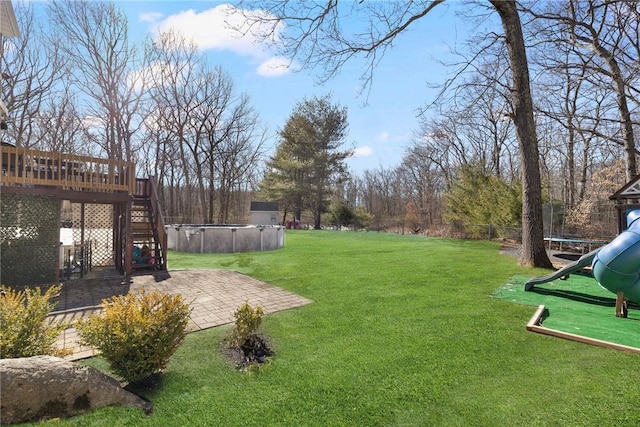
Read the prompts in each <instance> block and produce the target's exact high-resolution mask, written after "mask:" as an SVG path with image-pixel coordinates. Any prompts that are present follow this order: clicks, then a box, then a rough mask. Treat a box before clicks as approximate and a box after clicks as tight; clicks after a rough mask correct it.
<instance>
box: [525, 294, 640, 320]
mask: <svg viewBox="0 0 640 427" xmlns="http://www.w3.org/2000/svg"><path fill="white" fill-rule="evenodd" d="M529 292H535V293H537V294H540V295H547V296H554V297H559V298H565V299H570V300H572V301H577V302H583V303H586V304H592V305H599V306H602V307H615V306H616V299H615V298H609V297H603V296H595V295H589V294H585V293H582V292H576V291H568V290H565V289H545V288H539V287H534V288H533V289H531V290H530V291H529ZM627 307H628V308H629V309H633V310H640V304H637V303H634V302H631V301H627ZM628 319H631V320H640V319H636V318H631V317H629V318H628Z"/></svg>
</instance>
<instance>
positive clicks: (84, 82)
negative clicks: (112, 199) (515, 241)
mask: <svg viewBox="0 0 640 427" xmlns="http://www.w3.org/2000/svg"><path fill="white" fill-rule="evenodd" d="M442 3H446V2H442V1H413V2H407V3H406V4H405V2H354V3H352V4H347V5H343V4H341V5H340V6H338V4H337V2H328V3H326V4H324V2H320V3H318V4H316V3H314V2H303V3H290V2H286V1H270V2H259V4H258V6H259V7H260V8H261V9H262V10H263V11H264V13H263V14H259V15H257V14H251V15H248V16H247V19H248V20H250V19H261V20H263V21H267V22H272V23H273V24H274V26H275V25H278V24H279V23H282V22H285V23H289V24H290V25H291V28H294V29H296V30H297V31H292V32H291V33H286V34H284V35H283V37H282V39H281V41H282V49H283V53H286V54H287V55H289V56H290V57H296V58H297V59H299V60H301V62H302V63H303V64H304V65H306V66H307V67H310V68H311V67H317V66H321V67H322V68H321V70H323V72H324V74H322V76H321V78H327V79H328V78H331V77H333V76H335V75H336V74H338V73H339V71H340V67H341V66H342V65H343V64H344V63H345V62H346V61H348V60H349V59H350V58H351V57H353V56H357V55H362V56H363V57H364V58H366V59H367V60H369V61H370V62H369V67H367V68H366V69H365V70H364V72H363V80H364V81H365V83H370V82H371V80H372V79H374V78H375V66H376V64H377V63H378V62H379V60H380V58H381V57H382V56H383V55H384V52H385V50H386V49H389V48H391V47H392V45H393V43H394V42H395V41H396V37H397V36H398V35H399V34H401V33H402V32H403V31H405V30H407V29H408V28H409V27H410V26H411V25H412V23H413V22H415V21H416V20H418V19H425V20H427V19H430V18H431V17H430V16H429V15H430V13H432V10H433V9H434V8H436V7H441V4H442ZM320 6H322V7H320ZM461 13H462V16H461V19H463V20H465V23H466V24H467V25H472V26H474V27H475V28H479V29H481V28H482V29H484V28H489V29H491V31H487V30H482V31H480V30H478V31H477V32H476V33H475V34H473V35H472V37H470V39H469V40H467V42H466V43H464V46H463V47H464V48H463V49H460V51H459V52H455V53H456V54H457V55H458V58H459V60H458V61H456V64H450V66H451V69H452V70H456V71H455V72H454V74H453V76H454V77H452V78H451V79H450V80H448V81H446V82H435V83H439V84H440V87H441V91H440V95H439V96H438V97H437V99H435V100H416V103H417V104H418V103H420V102H422V103H423V104H422V107H420V109H419V112H418V120H417V126H416V129H415V132H414V137H413V139H412V141H411V142H410V144H409V145H408V146H407V147H406V148H405V151H404V155H403V159H402V162H401V164H400V165H398V166H395V167H390V168H378V169H371V170H366V171H364V172H361V173H353V172H349V171H348V170H347V169H346V166H345V160H346V158H347V157H348V156H349V155H350V149H349V148H348V147H346V148H345V147H344V146H343V145H344V144H343V143H344V140H345V136H346V134H347V132H348V112H347V111H346V109H344V108H342V107H340V106H338V105H334V104H333V103H332V101H331V97H330V96H329V95H324V96H323V95H321V96H310V97H308V98H304V99H302V100H299V102H298V103H297V104H296V105H293V106H292V113H291V115H290V117H289V118H288V119H287V122H286V123H279V124H275V125H276V126H280V129H279V130H278V132H277V141H278V144H277V147H276V149H275V152H273V153H271V154H269V153H266V149H265V142H266V141H267V139H268V138H269V137H270V135H269V134H268V132H267V130H266V128H265V127H264V125H263V124H262V123H261V122H260V120H259V115H258V112H257V111H255V110H254V108H253V107H252V106H251V104H250V99H249V97H248V95H247V94H243V93H238V91H237V90H236V88H235V86H234V82H233V78H232V76H230V75H229V74H228V73H227V72H226V71H225V70H224V69H223V67H221V66H215V65H212V64H209V63H208V62H207V60H206V58H205V57H204V56H202V54H200V53H199V52H198V50H197V49H196V47H195V46H194V45H193V44H192V43H191V42H190V41H189V40H186V39H185V38H184V37H183V36H182V35H180V34H178V33H174V32H168V33H164V34H161V35H160V36H159V37H157V38H155V39H153V40H151V39H150V40H147V41H146V42H145V43H144V44H143V45H134V44H132V43H131V41H130V40H129V37H128V32H129V29H128V22H127V19H126V16H125V15H124V14H123V13H122V11H121V10H119V9H118V7H117V5H116V4H114V3H110V2H87V1H68V0H65V1H55V2H50V3H47V5H46V14H42V13H37V11H36V10H35V7H34V5H33V3H30V2H29V3H24V4H19V5H17V7H16V15H17V18H18V22H19V25H20V27H21V30H22V31H21V32H22V37H20V38H18V39H7V38H5V39H4V40H3V53H4V54H3V61H2V62H3V63H2V75H3V78H2V97H3V99H4V101H5V103H6V104H7V106H8V107H9V111H10V117H9V119H10V120H9V128H8V130H7V131H4V132H3V133H2V134H1V137H2V140H3V142H9V143H13V144H15V145H17V146H22V147H27V148H42V149H47V150H53V151H64V152H71V153H79V154H90V155H98V156H108V157H111V158H115V159H124V160H133V161H136V162H137V164H138V165H139V168H140V172H139V175H153V176H155V177H156V178H157V180H158V182H159V184H160V186H161V189H162V197H163V199H164V206H165V209H166V212H165V215H166V217H167V218H168V220H169V221H170V222H185V223H186V222H192V223H198V222H204V223H214V222H215V223H228V222H240V221H242V220H244V218H246V209H247V206H248V202H249V200H251V199H256V198H265V199H277V200H279V201H280V202H281V206H282V207H283V212H282V213H283V221H285V220H286V216H285V215H287V214H290V217H291V218H294V219H298V220H300V219H302V218H303V217H304V216H305V214H306V213H307V212H308V214H309V218H310V220H309V221H310V223H312V224H313V226H314V227H316V228H318V227H321V226H323V225H325V224H326V225H331V224H336V225H347V224H349V225H351V226H355V227H358V226H364V227H369V228H375V229H384V230H390V229H391V230H394V231H395V230H397V231H405V230H413V231H415V230H428V229H431V230H442V229H443V228H444V227H445V226H447V227H451V226H452V225H455V226H456V227H459V228H460V227H461V228H462V229H463V230H464V231H465V232H466V233H468V234H470V235H474V234H477V232H478V231H477V230H474V228H473V227H474V225H473V224H476V225H478V224H482V223H493V224H494V225H495V226H498V228H499V227H503V228H504V229H506V228H507V227H517V226H520V225H521V224H523V230H522V237H523V240H525V242H523V245H524V246H530V247H529V254H528V256H529V263H531V261H532V260H533V262H532V263H533V264H536V265H544V264H545V260H544V259H536V257H537V256H538V255H537V254H536V252H537V251H539V250H540V246H541V244H542V225H541V224H539V223H541V222H542V206H543V205H544V204H550V206H553V204H554V203H558V204H561V205H562V206H563V207H564V208H565V209H566V217H567V218H568V219H570V220H571V221H574V222H575V224H578V226H579V224H583V226H585V227H586V226H587V225H589V224H590V223H591V222H592V221H590V220H588V219H585V215H584V212H585V211H588V212H589V215H588V218H594V217H596V218H597V217H602V209H603V208H602V207H603V201H604V200H606V198H607V196H608V195H610V194H612V193H613V192H614V191H615V190H617V189H618V188H619V187H620V186H622V185H623V184H624V183H625V182H626V181H628V180H630V179H631V178H632V177H634V176H635V175H636V173H637V165H636V160H637V154H638V151H637V148H636V140H637V139H638V137H639V136H638V133H639V131H638V129H639V126H638V124H639V123H640V115H639V111H640V96H639V94H640V84H639V79H640V67H639V66H638V64H639V61H640V45H639V44H638V39H639V36H640V9H638V7H637V3H636V2H627V1H619V0H601V1H593V0H568V1H567V2H554V1H548V2H547V1H545V2H513V1H504V2H498V1H496V2H493V1H488V2H470V3H468V5H466V6H465V8H464V9H463V10H462V12H461ZM345 14H350V15H351V16H352V17H359V18H361V19H362V22H367V23H369V24H370V25H369V26H368V27H367V28H369V29H370V33H369V34H359V35H358V34H348V33H345V32H344V31H343V28H342V27H341V26H339V25H336V23H337V22H339V19H340V18H341V17H342V16H344V15H345ZM43 20H48V25H43V23H42V22H43ZM294 23H298V24H299V26H297V27H296V26H295V25H294ZM305 25H307V26H305ZM261 28H264V27H261ZM274 28H275V27H274ZM267 36H268V34H265V37H267ZM323 40H332V43H323V42H322V41H323ZM517 46H520V49H519V50H517V49H516V50H517V51H515V52H514V48H515V47H517ZM518 55H520V56H518ZM523 55H524V56H523ZM526 93H529V94H530V99H529V100H527V98H526V97H522V96H521V95H522V94H526ZM527 111H528V112H527ZM358 143H362V144H365V143H366V141H358ZM323 214H324V215H325V216H324V217H322V215H323ZM326 214H328V215H326ZM594 232H595V231H594ZM527 239H529V240H533V242H532V243H531V244H529V243H527V241H528V240H527ZM525 262H526V260H525Z"/></svg>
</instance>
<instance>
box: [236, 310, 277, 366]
mask: <svg viewBox="0 0 640 427" xmlns="http://www.w3.org/2000/svg"><path fill="white" fill-rule="evenodd" d="M263 314H264V310H263V309H262V307H260V306H256V308H253V307H251V306H250V305H249V304H248V303H244V304H242V305H241V306H240V307H239V308H238V309H237V310H236V312H235V313H234V314H233V315H234V317H235V318H236V322H235V324H234V326H233V329H232V330H231V331H230V333H229V336H227V338H226V341H227V348H228V351H227V352H226V354H227V356H228V357H229V358H230V359H232V360H233V361H234V362H235V363H236V365H237V366H238V367H240V368H249V369H252V368H254V367H255V366H257V365H256V363H262V362H264V361H265V360H266V359H267V357H268V356H271V355H272V354H273V352H272V351H271V349H270V348H269V345H268V344H267V342H266V341H265V340H264V338H263V337H261V336H259V335H258V328H259V327H260V324H261V323H262V315H263Z"/></svg>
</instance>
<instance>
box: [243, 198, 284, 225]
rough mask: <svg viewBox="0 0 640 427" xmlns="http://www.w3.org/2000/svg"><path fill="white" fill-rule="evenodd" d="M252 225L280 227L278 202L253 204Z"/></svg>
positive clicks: (251, 209)
mask: <svg viewBox="0 0 640 427" xmlns="http://www.w3.org/2000/svg"><path fill="white" fill-rule="evenodd" d="M249 210H250V212H249V213H250V220H249V223H250V224H252V225H278V202H251V208H250V209H249Z"/></svg>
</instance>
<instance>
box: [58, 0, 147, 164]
mask: <svg viewBox="0 0 640 427" xmlns="http://www.w3.org/2000/svg"><path fill="white" fill-rule="evenodd" d="M48 12H49V16H50V18H51V20H52V21H53V22H54V23H55V25H56V30H57V31H56V33H55V34H54V35H52V38H51V43H52V44H53V45H55V46H57V47H58V49H59V51H60V53H61V54H63V55H64V58H65V62H66V64H67V66H68V69H69V71H70V73H71V76H72V81H73V82H74V84H76V85H77V87H79V88H80V89H81V90H82V92H83V93H84V95H86V96H87V97H88V99H90V102H88V104H87V106H86V108H87V113H88V115H89V118H88V119H89V121H90V123H91V124H92V126H91V128H92V135H93V136H94V138H93V142H94V143H96V144H98V145H99V146H100V148H101V149H102V150H103V151H104V153H105V154H106V155H107V156H109V157H111V158H114V159H119V160H134V153H135V151H136V150H137V148H138V147H137V145H136V144H135V142H134V138H133V136H134V134H135V132H136V131H137V130H138V128H139V126H140V124H141V123H142V120H141V118H140V117H139V116H138V113H139V112H140V109H139V107H140V102H141V93H142V90H141V87H140V85H141V84H142V83H143V81H142V80H141V79H140V78H138V77H137V76H139V75H138V74H137V73H135V72H134V68H135V67H134V64H135V60H136V50H135V48H133V47H132V46H130V45H129V36H128V21H127V17H126V15H124V13H122V11H120V10H119V9H117V8H116V6H115V5H114V4H113V3H105V2H89V1H86V0H78V1H74V0H64V1H57V2H51V3H49V4H48Z"/></svg>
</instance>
